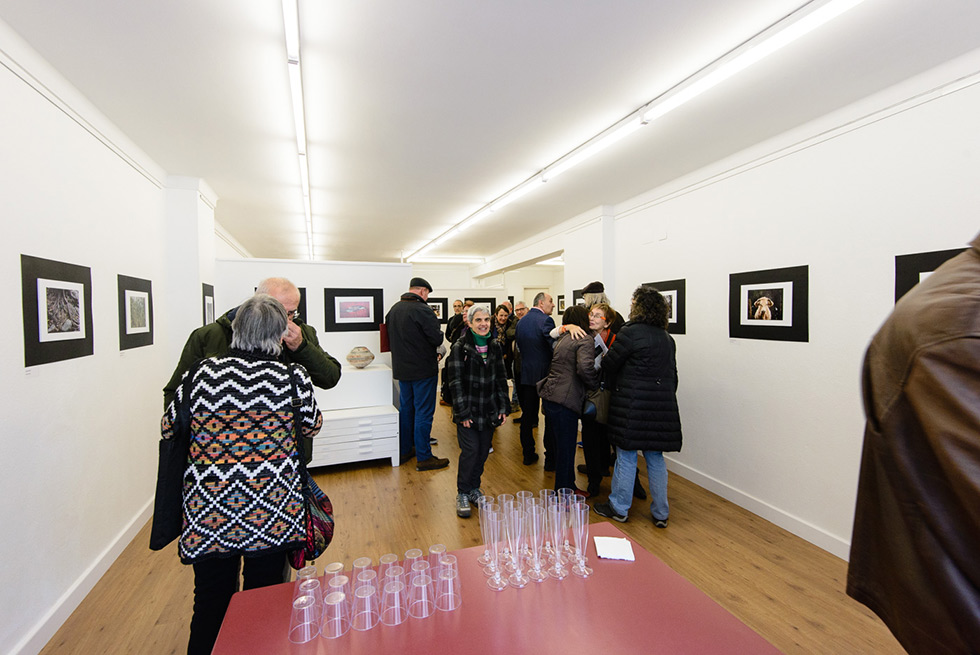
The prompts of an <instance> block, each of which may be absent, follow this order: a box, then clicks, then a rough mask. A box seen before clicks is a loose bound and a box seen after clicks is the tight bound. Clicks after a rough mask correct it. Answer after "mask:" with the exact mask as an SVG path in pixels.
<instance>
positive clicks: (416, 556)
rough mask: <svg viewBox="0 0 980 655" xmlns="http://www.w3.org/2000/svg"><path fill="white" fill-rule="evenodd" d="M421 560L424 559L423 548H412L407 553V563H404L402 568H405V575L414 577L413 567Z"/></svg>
mask: <svg viewBox="0 0 980 655" xmlns="http://www.w3.org/2000/svg"><path fill="white" fill-rule="evenodd" d="M420 559H422V549H421V548H411V549H409V550H406V551H405V561H404V562H402V567H404V569H405V573H407V574H408V575H409V577H411V575H412V566H414V565H415V562H417V561H419V560H420ZM406 584H407V583H406Z"/></svg>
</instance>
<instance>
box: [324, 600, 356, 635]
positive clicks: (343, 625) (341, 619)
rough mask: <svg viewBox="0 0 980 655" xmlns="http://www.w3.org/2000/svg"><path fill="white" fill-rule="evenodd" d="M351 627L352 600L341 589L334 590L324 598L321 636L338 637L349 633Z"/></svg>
mask: <svg viewBox="0 0 980 655" xmlns="http://www.w3.org/2000/svg"><path fill="white" fill-rule="evenodd" d="M349 629H350V600H349V598H348V596H347V595H346V594H344V593H343V592H341V591H334V592H331V593H329V594H327V595H326V597H325V598H324V599H323V620H322V622H321V623H320V636H321V637H324V638H326V639H336V638H337V637H342V636H344V635H345V634H347V631H348V630H349Z"/></svg>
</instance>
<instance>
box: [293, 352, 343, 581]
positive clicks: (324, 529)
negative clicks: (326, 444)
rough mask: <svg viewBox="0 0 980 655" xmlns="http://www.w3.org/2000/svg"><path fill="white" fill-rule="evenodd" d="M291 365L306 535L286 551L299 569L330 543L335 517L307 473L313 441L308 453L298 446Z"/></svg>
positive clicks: (295, 420) (297, 404)
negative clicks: (300, 545) (289, 550)
mask: <svg viewBox="0 0 980 655" xmlns="http://www.w3.org/2000/svg"><path fill="white" fill-rule="evenodd" d="M294 367H295V364H291V365H290V366H289V378H290V380H291V381H292V385H293V397H292V399H291V402H290V404H291V405H292V408H293V429H294V430H295V432H296V446H297V450H298V452H297V455H298V459H299V473H300V478H301V480H302V484H303V489H302V494H303V514H304V517H305V519H304V520H305V525H306V530H305V533H306V537H305V540H304V544H303V547H302V548H298V549H296V550H294V551H291V552H290V553H289V554H288V559H289V565H290V566H292V567H293V568H294V569H297V570H299V569H301V568H303V567H304V566H306V563H307V562H310V561H313V560H315V559H316V558H317V557H319V556H320V555H322V554H323V552H324V551H325V550H326V549H327V546H329V545H330V542H331V541H332V540H333V530H334V520H333V504H332V503H331V502H330V498H329V497H327V494H325V493H323V491H322V490H321V489H320V487H318V486H317V484H316V481H315V480H314V479H313V476H312V475H310V472H309V471H308V470H307V468H306V464H307V462H308V459H307V456H306V455H307V454H308V456H309V458H312V457H313V444H312V443H310V444H309V452H308V453H307V454H304V453H303V452H302V451H303V448H302V447H301V446H300V444H301V443H302V440H303V439H304V437H303V436H302V432H303V428H302V424H301V421H302V419H301V418H300V415H299V408H300V406H301V405H302V401H301V400H300V397H299V391H298V389H297V388H296V377H295V375H294V370H293V369H294ZM310 441H311V442H312V441H313V440H312V439H310Z"/></svg>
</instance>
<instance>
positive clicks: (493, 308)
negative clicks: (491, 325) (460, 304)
mask: <svg viewBox="0 0 980 655" xmlns="http://www.w3.org/2000/svg"><path fill="white" fill-rule="evenodd" d="M467 300H472V301H473V304H474V305H488V306H489V307H490V316H493V315H494V314H495V313H496V312H497V299H496V298H463V301H464V302H465V301H467Z"/></svg>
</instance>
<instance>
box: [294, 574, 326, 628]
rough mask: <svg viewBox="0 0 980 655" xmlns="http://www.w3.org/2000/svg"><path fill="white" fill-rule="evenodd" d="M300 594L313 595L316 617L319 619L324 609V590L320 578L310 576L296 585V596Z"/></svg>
mask: <svg viewBox="0 0 980 655" xmlns="http://www.w3.org/2000/svg"><path fill="white" fill-rule="evenodd" d="M300 596H312V597H313V609H314V610H315V611H316V612H317V617H316V618H317V620H319V618H320V616H319V612H320V611H321V610H322V609H323V591H322V589H320V579H319V578H309V579H307V580H303V581H302V582H300V583H299V584H298V585H296V596H295V598H299V597H300Z"/></svg>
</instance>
